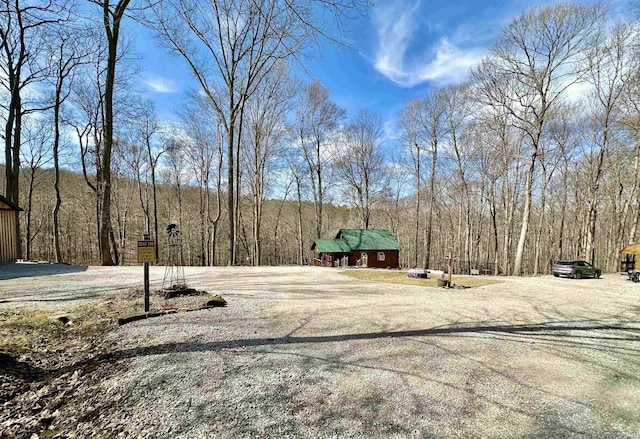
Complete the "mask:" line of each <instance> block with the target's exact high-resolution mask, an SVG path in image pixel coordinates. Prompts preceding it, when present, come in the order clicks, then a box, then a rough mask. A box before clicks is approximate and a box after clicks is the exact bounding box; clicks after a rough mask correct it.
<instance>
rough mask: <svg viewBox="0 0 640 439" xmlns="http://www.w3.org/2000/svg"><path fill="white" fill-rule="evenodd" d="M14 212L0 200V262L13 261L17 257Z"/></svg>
mask: <svg viewBox="0 0 640 439" xmlns="http://www.w3.org/2000/svg"><path fill="white" fill-rule="evenodd" d="M16 214H17V212H16V211H15V210H13V209H10V208H8V206H5V205H4V203H1V202H0V264H7V263H10V262H15V260H16V258H17V257H18V243H17V238H16Z"/></svg>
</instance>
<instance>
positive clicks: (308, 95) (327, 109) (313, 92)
mask: <svg viewBox="0 0 640 439" xmlns="http://www.w3.org/2000/svg"><path fill="white" fill-rule="evenodd" d="M344 114H345V111H344V110H343V109H342V108H340V107H339V106H338V105H337V104H335V103H334V102H332V101H331V100H330V99H329V90H327V89H326V88H324V87H323V86H322V84H320V82H318V81H316V82H313V83H311V84H309V85H308V86H307V87H306V89H305V91H304V94H303V96H302V98H301V102H300V104H299V105H298V111H297V113H296V119H297V121H298V126H297V128H296V132H297V135H298V141H299V145H300V147H301V149H302V154H303V157H304V160H305V162H306V165H307V173H308V175H309V178H310V182H311V192H312V194H313V203H314V207H315V215H316V216H315V217H316V238H320V237H321V236H322V208H323V204H324V202H325V196H326V191H327V189H328V186H329V181H327V179H326V178H325V174H326V173H327V171H328V170H329V167H330V163H331V162H332V160H333V154H334V152H335V151H334V149H332V148H330V145H329V141H330V138H331V136H332V135H333V134H334V131H335V130H336V129H337V127H338V123H339V122H340V120H341V119H342V118H343V117H344Z"/></svg>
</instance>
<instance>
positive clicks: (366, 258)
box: [360, 252, 369, 268]
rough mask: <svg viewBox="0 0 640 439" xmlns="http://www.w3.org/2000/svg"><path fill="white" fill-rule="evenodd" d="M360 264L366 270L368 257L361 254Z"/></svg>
mask: <svg viewBox="0 0 640 439" xmlns="http://www.w3.org/2000/svg"><path fill="white" fill-rule="evenodd" d="M360 262H361V265H362V266H363V267H365V268H366V267H367V266H368V265H369V256H368V255H367V254H366V253H364V252H363V253H362V254H361V255H360Z"/></svg>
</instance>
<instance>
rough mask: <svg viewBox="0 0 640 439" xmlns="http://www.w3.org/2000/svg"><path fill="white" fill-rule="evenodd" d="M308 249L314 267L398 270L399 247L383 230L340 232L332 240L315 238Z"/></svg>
mask: <svg viewBox="0 0 640 439" xmlns="http://www.w3.org/2000/svg"><path fill="white" fill-rule="evenodd" d="M311 250H313V251H314V260H313V264H314V265H316V266H322V267H338V266H341V267H346V266H357V267H372V268H400V263H399V261H400V259H399V255H400V244H399V243H398V241H397V240H396V239H395V238H394V237H393V235H392V234H391V232H389V231H388V230H384V229H340V231H338V233H337V234H336V236H335V238H334V239H316V240H315V241H314V242H313V244H312V245H311Z"/></svg>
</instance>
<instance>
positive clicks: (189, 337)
mask: <svg viewBox="0 0 640 439" xmlns="http://www.w3.org/2000/svg"><path fill="white" fill-rule="evenodd" d="M162 274H163V271H162V268H161V267H153V269H152V280H155V281H156V282H157V281H158V280H161V278H162ZM186 274H187V277H188V278H189V280H190V283H191V286H194V287H196V288H201V289H206V290H207V291H209V292H212V293H218V294H221V295H222V296H223V297H224V298H225V299H226V300H227V301H228V302H229V306H228V307H227V308H224V309H220V308H217V309H212V310H205V311H199V312H193V313H186V314H175V315H170V316H166V317H162V318H156V319H150V320H147V321H141V322H136V323H133V324H129V325H125V326H123V327H121V328H120V329H119V330H118V331H116V333H114V334H113V336H114V337H115V338H117V339H118V340H119V342H118V343H119V351H118V352H116V356H117V357H119V358H122V359H130V364H129V367H128V370H127V372H126V373H125V374H124V376H118V377H116V378H113V379H111V380H109V381H107V382H105V383H104V386H105V389H109V390H107V392H108V393H110V392H113V393H114V394H118V395H120V397H119V398H120V400H119V401H118V403H117V405H118V407H119V408H120V410H121V412H122V416H121V420H120V422H121V423H122V424H125V425H127V427H126V428H127V430H126V432H125V436H126V437H138V435H140V437H145V438H146V437H148V438H168V437H171V438H200V437H211V438H244V437H265V438H267V437H268V438H283V437H291V438H300V437H307V438H334V437H335V438H343V437H353V438H372V437H380V438H382V437H384V438H387V437H391V438H594V439H596V438H598V439H604V438H640V300H639V299H640V287H638V285H637V284H633V283H631V282H629V281H626V280H625V278H623V277H622V276H619V275H607V276H604V278H603V279H600V280H586V279H585V280H571V279H555V278H553V277H539V278H505V279H504V280H505V282H504V283H501V284H496V285H490V286H486V287H481V288H474V289H469V290H442V289H430V288H423V287H415V286H408V285H396V284H378V283H371V282H363V281H359V280H356V279H352V278H349V277H346V276H343V275H341V274H340V273H339V271H336V270H333V269H322V268H312V267H277V268H187V270H186ZM140 277H141V269H140V267H130V268H99V267H95V268H94V267H89V268H88V269H86V270H82V271H77V272H71V273H62V274H58V275H54V276H48V277H32V278H13V279H8V280H3V281H0V302H4V303H2V304H0V306H29V307H33V306H62V305H64V304H69V303H75V302H77V301H85V300H91V299H92V298H94V297H96V296H100V295H102V294H107V293H108V292H109V291H110V290H112V289H113V288H117V287H125V285H129V286H131V285H133V284H135V283H136V282H139V279H140ZM32 286H33V287H32ZM13 288H19V291H12V289H13Z"/></svg>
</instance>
